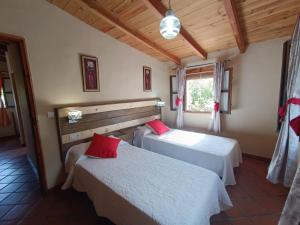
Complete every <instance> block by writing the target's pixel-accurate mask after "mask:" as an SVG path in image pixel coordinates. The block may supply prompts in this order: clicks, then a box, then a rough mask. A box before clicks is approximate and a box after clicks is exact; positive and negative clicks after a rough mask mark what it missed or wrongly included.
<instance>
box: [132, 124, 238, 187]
mask: <svg viewBox="0 0 300 225" xmlns="http://www.w3.org/2000/svg"><path fill="white" fill-rule="evenodd" d="M133 144H134V145H136V146H138V147H141V148H144V149H147V150H149V151H152V152H156V153H159V154H162V155H166V156H169V157H172V158H175V159H179V160H182V161H185V162H188V163H191V164H194V165H197V166H200V167H204V168H206V169H208V170H211V171H213V172H215V173H216V174H218V175H219V176H220V177H221V178H222V181H223V183H224V184H225V185H235V184H236V181H235V177H234V171H233V169H234V167H238V166H239V165H240V163H242V154H241V150H240V146H239V144H238V142H237V141H236V140H234V139H230V138H224V137H218V136H214V135H208V134H203V133H196V132H189V131H183V130H177V129H171V130H170V131H168V132H166V133H165V134H162V135H159V136H158V135H155V134H153V133H152V132H151V130H150V129H149V128H147V127H146V126H144V127H139V128H137V129H136V130H135V135H134V141H133Z"/></svg>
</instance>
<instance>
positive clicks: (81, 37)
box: [0, 0, 169, 188]
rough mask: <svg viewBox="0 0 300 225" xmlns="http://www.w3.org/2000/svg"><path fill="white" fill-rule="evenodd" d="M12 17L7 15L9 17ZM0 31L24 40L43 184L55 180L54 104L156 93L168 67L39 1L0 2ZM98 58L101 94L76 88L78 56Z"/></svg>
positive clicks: (161, 91)
mask: <svg viewBox="0 0 300 225" xmlns="http://www.w3.org/2000/svg"><path fill="white" fill-rule="evenodd" d="M12 15H13V16H12ZM0 21H5V22H2V23H0V30H1V32H3V33H9V34H15V35H19V36H22V37H24V38H25V39H26V44H27V50H28V56H29V64H30V69H31V73H32V80H33V91H34V94H35V100H36V103H37V113H38V120H39V122H38V124H39V128H40V134H41V141H42V148H43V155H44V158H45V167H46V175H47V182H48V187H49V188H50V187H53V186H54V185H55V184H57V183H58V182H60V181H61V176H60V175H61V174H62V163H61V161H60V155H59V147H58V140H57V133H56V126H55V120H54V119H53V118H50V119H49V118H47V112H48V111H53V109H54V107H56V106H59V105H63V104H70V103H83V102H97V101H106V100H117V99H136V98H148V97H162V98H163V99H168V95H169V89H168V88H167V87H168V82H169V80H168V79H169V78H168V68H167V66H166V64H164V63H162V62H159V61H157V60H156V59H154V58H152V57H150V56H147V55H145V54H143V53H141V52H139V51H137V50H135V49H133V48H131V47H129V46H127V45H125V44H123V43H121V42H119V41H117V40H115V39H113V38H111V37H109V36H107V35H105V34H103V33H101V32H99V31H97V30H95V29H94V28H91V27H89V26H88V25H86V24H84V23H83V22H81V21H80V20H78V19H76V18H74V17H72V16H70V15H69V14H67V13H66V12H63V11H62V10H60V9H58V8H56V7H55V6H53V5H51V4H50V3H48V2H46V1H41V0H26V1H24V0H2V1H1V8H0ZM80 53H84V54H88V55H94V56H97V57H98V60H99V70H100V71H99V72H100V83H101V85H100V89H101V92H95V93H87V92H83V91H82V78H81V69H80V61H79V54H80ZM143 65H147V66H150V67H152V76H153V78H152V79H153V80H152V82H153V83H152V86H153V87H152V88H153V91H152V92H143V84H142V82H143V79H142V70H143Z"/></svg>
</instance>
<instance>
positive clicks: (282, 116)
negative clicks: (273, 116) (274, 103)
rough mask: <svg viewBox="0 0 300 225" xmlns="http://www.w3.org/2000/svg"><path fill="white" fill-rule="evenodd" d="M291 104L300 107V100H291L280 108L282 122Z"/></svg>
mask: <svg viewBox="0 0 300 225" xmlns="http://www.w3.org/2000/svg"><path fill="white" fill-rule="evenodd" d="M289 104H294V105H300V98H290V99H289V100H287V101H286V103H285V104H284V105H283V106H282V107H280V108H279V111H278V113H279V116H280V121H281V122H282V121H283V120H284V117H285V115H286V109H287V106H288V105H289Z"/></svg>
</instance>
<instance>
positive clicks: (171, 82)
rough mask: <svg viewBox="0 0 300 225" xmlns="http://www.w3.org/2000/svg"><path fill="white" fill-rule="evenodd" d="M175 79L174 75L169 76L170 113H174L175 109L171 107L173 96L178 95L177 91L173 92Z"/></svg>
mask: <svg viewBox="0 0 300 225" xmlns="http://www.w3.org/2000/svg"><path fill="white" fill-rule="evenodd" d="M174 78H175V79H176V75H171V76H170V110H171V111H176V110H177V108H176V107H175V106H174V105H173V95H175V94H176V95H178V91H173V89H174V88H173V79H174Z"/></svg>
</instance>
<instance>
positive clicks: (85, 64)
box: [80, 55, 100, 92]
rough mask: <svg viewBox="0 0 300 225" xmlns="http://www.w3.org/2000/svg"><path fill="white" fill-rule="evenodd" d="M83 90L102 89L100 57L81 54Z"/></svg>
mask: <svg viewBox="0 0 300 225" xmlns="http://www.w3.org/2000/svg"><path fill="white" fill-rule="evenodd" d="M80 58H81V67H82V79H83V91H85V92H93V91H94V92H95V91H100V83H99V69H98V59H97V57H94V56H88V55H80Z"/></svg>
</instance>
